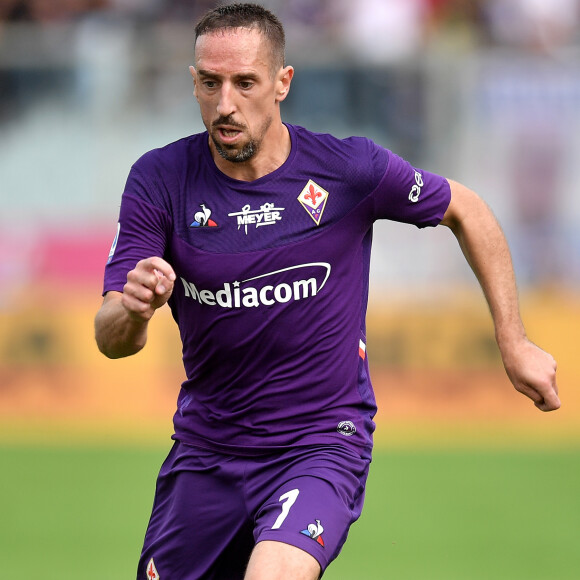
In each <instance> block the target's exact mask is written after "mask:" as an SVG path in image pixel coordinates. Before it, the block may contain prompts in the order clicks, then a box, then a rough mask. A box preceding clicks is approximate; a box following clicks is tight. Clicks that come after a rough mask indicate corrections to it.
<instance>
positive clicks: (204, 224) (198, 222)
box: [189, 203, 217, 228]
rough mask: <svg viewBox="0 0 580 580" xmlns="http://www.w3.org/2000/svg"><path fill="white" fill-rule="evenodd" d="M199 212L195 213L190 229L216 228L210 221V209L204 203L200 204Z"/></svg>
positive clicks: (212, 221) (214, 223)
mask: <svg viewBox="0 0 580 580" xmlns="http://www.w3.org/2000/svg"><path fill="white" fill-rule="evenodd" d="M199 207H201V210H200V211H197V212H195V215H194V216H193V222H192V223H191V224H190V225H189V227H190V228H217V224H216V222H215V221H214V220H212V219H211V217H210V216H211V209H209V207H206V205H205V204H204V203H202V204H200V206H199Z"/></svg>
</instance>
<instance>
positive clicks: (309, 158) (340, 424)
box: [104, 126, 450, 455]
mask: <svg viewBox="0 0 580 580" xmlns="http://www.w3.org/2000/svg"><path fill="white" fill-rule="evenodd" d="M289 130H290V135H291V139H292V150H291V154H290V156H289V158H288V159H287V161H286V162H285V163H284V164H283V165H282V166H281V167H280V168H278V169H277V170H276V171H274V172H273V173H271V174H269V175H266V176H264V177H262V178H261V179H258V180H256V181H253V182H241V181H237V180H234V179H231V178H229V177H227V176H225V175H224V174H223V173H221V172H220V171H219V170H218V169H217V167H216V166H215V164H214V162H213V160H212V158H211V154H210V151H209V147H208V136H207V133H201V134H198V135H193V136H191V137H187V138H184V139H182V140H180V141H177V142H175V143H172V144H170V145H168V146H166V147H164V148H162V149H157V150H154V151H151V152H149V153H147V154H146V155H144V156H143V157H142V158H141V159H139V161H137V163H135V165H134V166H133V168H132V169H131V172H130V175H129V178H128V180H127V185H126V188H125V192H124V194H123V199H122V204H121V211H120V219H119V221H120V229H119V235H118V239H117V241H116V247H115V250H114V252H113V253H112V255H111V256H110V259H109V263H108V264H107V267H106V271H105V285H104V291H105V292H107V291H110V290H116V291H122V290H123V285H124V284H125V282H126V276H127V272H128V271H129V270H131V269H132V268H133V267H134V266H135V264H136V263H137V262H138V261H139V260H140V259H143V258H147V257H150V256H154V255H157V256H161V257H163V258H164V259H166V260H167V261H168V262H169V263H170V264H171V265H172V266H173V268H174V269H175V272H176V274H177V281H176V285H175V289H174V292H173V295H172V297H171V299H170V303H169V304H170V307H171V309H172V313H173V316H174V318H175V320H176V321H177V323H178V325H179V329H180V333H181V338H182V340H183V362H184V366H185V371H186V376H187V380H186V381H185V382H184V383H183V385H182V388H181V392H180V394H179V397H178V402H177V411H176V413H175V417H174V425H175V437H176V438H177V439H179V440H181V441H185V442H188V443H190V444H195V445H198V446H201V447H205V448H209V449H214V450H221V451H224V452H227V453H233V454H238V455H252V454H259V453H262V452H265V451H269V450H275V449H283V448H286V447H287V446H289V445H314V444H322V445H325V444H341V445H347V446H353V447H355V448H357V449H358V450H359V451H361V450H368V449H370V447H371V446H372V433H373V430H374V423H373V417H374V414H375V412H376V404H375V399H374V394H373V391H372V386H371V382H370V378H369V368H368V360H367V358H366V356H365V355H364V345H365V343H366V335H365V313H366V305H367V295H368V276H369V262H370V252H371V240H372V226H373V223H374V221H376V220H377V219H390V220H397V221H402V222H408V223H411V224H415V225H417V226H418V227H425V226H434V225H437V224H438V223H439V222H440V220H441V219H442V217H443V214H444V212H445V210H446V209H447V206H448V204H449V199H450V190H449V185H448V183H447V181H446V180H445V179H444V178H442V177H439V176H437V175H434V174H432V173H429V172H426V171H421V170H417V169H415V168H413V167H412V166H411V165H410V164H409V163H407V162H405V161H404V160H402V159H401V158H399V157H397V156H396V155H395V154H393V153H392V152H390V151H388V150H386V149H383V148H381V147H379V146H377V145H376V144H374V143H373V142H372V141H369V140H368V139H364V138H355V137H353V138H350V139H345V140H339V139H336V138H334V137H332V136H330V135H319V134H314V133H311V132H309V131H306V130H305V129H303V128H300V127H295V126H289ZM361 347H363V348H362V349H361ZM143 396H147V394H146V393H144V394H143Z"/></svg>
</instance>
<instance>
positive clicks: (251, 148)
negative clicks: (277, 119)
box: [210, 117, 272, 163]
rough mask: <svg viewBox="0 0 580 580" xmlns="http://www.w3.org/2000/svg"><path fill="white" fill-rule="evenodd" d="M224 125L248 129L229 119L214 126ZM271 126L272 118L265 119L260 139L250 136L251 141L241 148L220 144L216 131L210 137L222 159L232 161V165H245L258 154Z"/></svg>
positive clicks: (222, 120) (220, 120)
mask: <svg viewBox="0 0 580 580" xmlns="http://www.w3.org/2000/svg"><path fill="white" fill-rule="evenodd" d="M222 123H223V124H226V125H234V126H236V127H238V128H239V129H240V130H244V129H245V128H246V127H245V126H243V125H237V124H234V123H232V122H231V121H229V120H228V119H219V120H218V121H216V122H215V123H214V124H215V125H219V124H222ZM271 124H272V117H267V118H266V119H264V123H263V124H262V127H261V128H260V131H259V137H257V138H256V137H252V136H251V135H250V137H249V139H248V140H247V141H246V142H245V143H244V144H242V146H241V148H240V146H239V145H231V146H227V145H224V144H223V143H220V142H219V140H218V139H217V137H216V135H215V132H214V131H210V135H211V139H212V141H213V144H214V146H215V148H216V151H217V152H218V153H219V155H220V157H222V158H223V159H225V160H226V161H230V162H231V163H244V162H246V161H249V160H250V159H252V157H254V156H255V155H256V153H258V151H259V150H260V146H261V145H262V141H263V139H264V135H265V134H266V131H267V130H268V129H269V127H270V125H271Z"/></svg>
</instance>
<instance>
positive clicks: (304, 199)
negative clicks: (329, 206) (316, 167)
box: [298, 179, 329, 226]
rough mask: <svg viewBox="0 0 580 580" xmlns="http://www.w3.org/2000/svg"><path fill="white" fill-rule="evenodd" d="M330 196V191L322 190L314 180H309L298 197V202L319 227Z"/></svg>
mask: <svg viewBox="0 0 580 580" xmlns="http://www.w3.org/2000/svg"><path fill="white" fill-rule="evenodd" d="M328 196H329V193H328V191H326V190H325V189H322V187H320V186H319V185H317V184H316V183H314V181H312V179H310V180H308V183H307V184H306V186H305V187H304V189H303V190H302V191H301V192H300V195H299V196H298V201H299V202H300V204H301V205H302V207H303V208H304V209H305V210H306V213H308V215H309V216H310V217H311V218H312V219H313V220H314V223H315V224H316V225H317V226H319V225H320V220H321V219H322V214H323V212H324V208H325V207H326V201H327V200H328Z"/></svg>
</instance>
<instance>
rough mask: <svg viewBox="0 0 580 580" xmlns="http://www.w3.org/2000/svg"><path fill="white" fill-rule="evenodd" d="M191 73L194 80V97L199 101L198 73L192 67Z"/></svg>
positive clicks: (190, 68)
mask: <svg viewBox="0 0 580 580" xmlns="http://www.w3.org/2000/svg"><path fill="white" fill-rule="evenodd" d="M189 73H190V74H191V78H192V79H193V96H194V97H195V98H196V99H197V72H196V70H195V68H193V67H192V66H190V67H189Z"/></svg>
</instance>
